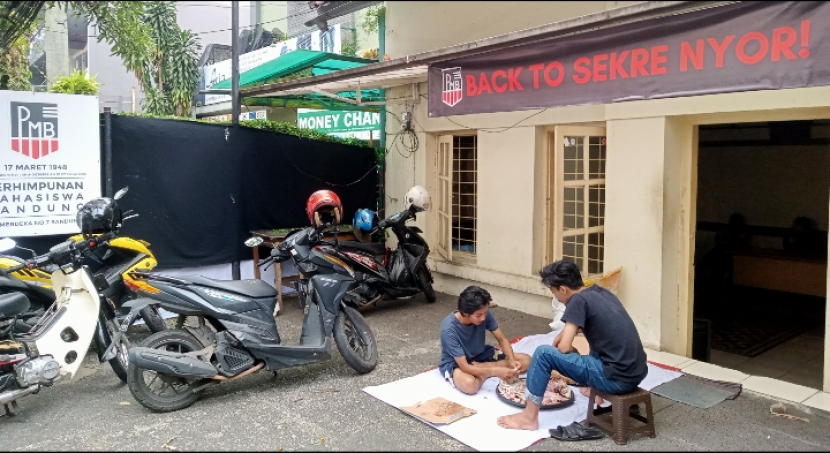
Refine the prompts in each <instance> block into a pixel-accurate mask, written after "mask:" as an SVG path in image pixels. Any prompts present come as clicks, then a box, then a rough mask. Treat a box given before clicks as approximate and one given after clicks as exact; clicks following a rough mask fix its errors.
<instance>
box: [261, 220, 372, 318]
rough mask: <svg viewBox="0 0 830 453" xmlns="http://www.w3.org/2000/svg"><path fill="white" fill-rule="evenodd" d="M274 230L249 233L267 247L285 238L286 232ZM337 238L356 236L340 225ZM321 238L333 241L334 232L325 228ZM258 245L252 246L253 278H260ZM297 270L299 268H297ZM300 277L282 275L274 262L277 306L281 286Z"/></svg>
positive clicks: (287, 284) (274, 246) (276, 244)
mask: <svg viewBox="0 0 830 453" xmlns="http://www.w3.org/2000/svg"><path fill="white" fill-rule="evenodd" d="M273 231H274V230H254V231H251V234H252V235H254V236H258V237H261V238H262V239H263V240H264V242H263V243H262V244H260V246H259V247H268V248H272V249H274V248H277V246H279V245H280V244H281V243H282V241H284V240H285V236H286V235H288V233H274V232H273ZM337 239H338V240H340V241H355V240H357V237H356V236H355V235H354V232H353V231H352V227H350V226H349V227H340V228H339V232H338V233H337ZM323 240H326V241H333V240H334V232H333V231H330V230H326V231H325V232H324V234H323ZM259 247H254V248H253V253H254V278H260V271H259V266H257V263H258V262H259ZM297 272H299V269H298V270H297ZM299 279H300V274H297V275H292V276H290V277H283V276H282V265H281V264H280V263H274V286H275V287H276V288H277V304H278V307H282V287H283V285H284V286H290V285H291V283H292V282H295V281H297V280H299Z"/></svg>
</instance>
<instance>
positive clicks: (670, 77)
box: [429, 2, 830, 116]
mask: <svg viewBox="0 0 830 453" xmlns="http://www.w3.org/2000/svg"><path fill="white" fill-rule="evenodd" d="M828 84H830V4H828V2H740V3H736V4H733V5H727V6H721V7H717V8H709V9H705V10H702V11H697V12H692V13H686V14H680V15H675V16H669V17H664V18H659V19H651V20H647V21H642V22H637V23H634V24H628V25H623V26H618V27H612V28H607V29H602V30H597V31H592V32H586V33H580V34H578V35H574V36H570V37H567V38H561V39H554V40H550V41H544V42H539V43H533V44H528V45H524V46H517V47H515V48H510V49H504V50H498V51H493V52H489V53H486V54H480V55H475V56H472V57H466V58H461V59H458V60H452V61H445V62H441V63H436V64H433V65H430V68H429V93H430V94H431V96H429V115H430V116H446V115H459V114H470V113H488V112H506V111H514V110H527V109H539V108H545V107H557V106H565V105H583V104H607V103H613V102H621V101H628V100H643V99H658V98H668V97H681V96H695V95H701V94H713V93H726V92H735V91H752V90H774V89H783V88H800V87H809V86H822V85H828ZM437 93H441V96H437Z"/></svg>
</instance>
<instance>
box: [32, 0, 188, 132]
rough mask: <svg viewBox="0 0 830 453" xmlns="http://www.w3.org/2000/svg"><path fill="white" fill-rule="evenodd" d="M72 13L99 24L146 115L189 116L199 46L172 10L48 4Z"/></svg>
mask: <svg viewBox="0 0 830 453" xmlns="http://www.w3.org/2000/svg"><path fill="white" fill-rule="evenodd" d="M47 5H50V6H52V5H56V6H60V7H64V8H66V7H67V6H72V8H73V9H74V10H75V11H76V12H77V13H78V14H80V15H85V16H89V17H90V18H92V19H94V21H95V22H96V23H97V24H98V41H99V42H101V41H103V42H106V43H107V44H109V45H110V46H112V54H113V55H116V56H118V57H119V58H121V61H122V63H123V64H124V67H126V68H127V70H128V71H130V72H132V73H133V74H134V75H135V77H136V79H138V82H139V86H140V88H141V90H142V91H143V92H144V101H143V105H144V110H146V111H147V112H148V113H151V114H155V115H177V116H189V115H190V111H191V102H192V100H193V97H194V96H195V95H196V91H197V89H198V88H197V87H198V80H199V70H198V66H197V65H198V61H199V51H200V50H201V48H202V46H201V45H200V44H199V41H198V38H197V37H196V36H195V35H194V34H193V33H192V32H191V31H190V30H182V29H181V28H179V26H178V24H177V23H176V5H175V2H171V1H154V2H123V1H120V2H94V1H87V2H49V3H47Z"/></svg>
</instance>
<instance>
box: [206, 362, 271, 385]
mask: <svg viewBox="0 0 830 453" xmlns="http://www.w3.org/2000/svg"><path fill="white" fill-rule="evenodd" d="M264 366H265V363H264V362H259V363H257V364H256V365H254V366H252V367H251V368H248V369H247V370H245V371H243V372H241V373H239V374H237V375H236V376H234V377H225V376H222V375H221V374H217V375H216V376H213V377H211V379H216V380H217V381H220V382H228V381H235V380H237V379H239V378H241V377H243V376H247V375H249V374H251V373H253V372H255V371H259V370H261V369H262V367H264Z"/></svg>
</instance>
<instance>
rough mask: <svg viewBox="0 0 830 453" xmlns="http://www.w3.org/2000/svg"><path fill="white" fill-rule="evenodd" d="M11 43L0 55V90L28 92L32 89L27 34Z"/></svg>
mask: <svg viewBox="0 0 830 453" xmlns="http://www.w3.org/2000/svg"><path fill="white" fill-rule="evenodd" d="M33 28H34V27H30V30H28V31H27V32H26V33H25V34H23V35H21V36H18V37H17V38H16V39H15V40H14V41H12V44H11V46H10V47H9V49H7V50H6V52H4V53H3V55H0V90H13V91H29V90H31V89H32V83H31V81H30V80H31V78H32V71H31V70H30V69H29V34H30V33H31V31H32V29H33Z"/></svg>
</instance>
